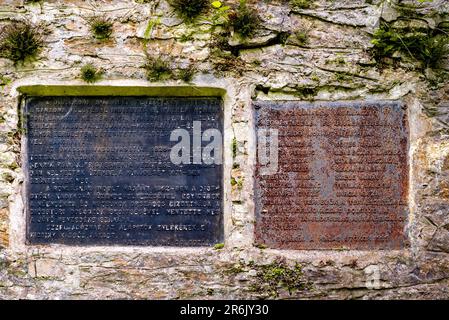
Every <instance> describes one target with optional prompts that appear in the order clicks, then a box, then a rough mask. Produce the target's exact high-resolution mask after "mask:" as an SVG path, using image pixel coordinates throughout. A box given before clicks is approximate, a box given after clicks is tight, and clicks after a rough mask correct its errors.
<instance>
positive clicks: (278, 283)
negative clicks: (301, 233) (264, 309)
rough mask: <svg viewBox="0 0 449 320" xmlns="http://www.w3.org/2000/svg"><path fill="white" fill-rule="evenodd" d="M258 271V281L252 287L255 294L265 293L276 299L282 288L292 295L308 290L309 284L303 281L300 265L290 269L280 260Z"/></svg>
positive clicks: (260, 267)
mask: <svg viewBox="0 0 449 320" xmlns="http://www.w3.org/2000/svg"><path fill="white" fill-rule="evenodd" d="M256 269H257V276H256V277H257V279H258V281H256V282H255V284H254V285H253V287H252V288H253V290H254V291H255V292H264V293H266V294H268V295H269V296H270V297H273V298H276V297H278V296H279V293H280V291H279V290H280V289H281V288H284V289H286V290H287V291H288V293H289V294H290V295H292V294H293V293H295V292H296V291H298V290H304V289H306V288H307V284H306V282H305V281H304V280H303V272H302V267H301V265H300V264H298V263H296V264H295V265H294V266H293V267H290V266H288V265H287V264H286V263H285V262H284V261H281V260H280V261H274V262H272V263H270V264H267V265H262V266H258V267H257V268H256Z"/></svg>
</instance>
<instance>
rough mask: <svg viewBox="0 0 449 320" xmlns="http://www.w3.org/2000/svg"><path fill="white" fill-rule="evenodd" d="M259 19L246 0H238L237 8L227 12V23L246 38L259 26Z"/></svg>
mask: <svg viewBox="0 0 449 320" xmlns="http://www.w3.org/2000/svg"><path fill="white" fill-rule="evenodd" d="M259 24H260V19H259V16H258V15H257V13H256V11H255V10H253V9H251V8H250V7H249V6H248V4H247V3H246V0H240V4H239V6H238V7H237V9H235V10H233V11H231V13H229V25H230V26H231V27H232V28H233V29H234V32H236V33H238V34H239V35H240V36H241V37H242V38H248V37H250V36H251V35H253V34H254V32H255V30H256V29H257V28H258V27H259Z"/></svg>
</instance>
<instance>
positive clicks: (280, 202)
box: [255, 102, 409, 250]
mask: <svg viewBox="0 0 449 320" xmlns="http://www.w3.org/2000/svg"><path fill="white" fill-rule="evenodd" d="M255 109H256V126H257V130H258V132H259V133H258V135H260V132H261V129H271V130H273V129H274V130H277V134H278V138H277V141H278V150H279V152H278V165H277V168H276V171H275V172H272V173H271V174H270V173H269V174H266V173H264V171H263V170H262V169H263V166H262V164H261V162H260V160H258V164H257V173H256V175H257V178H256V232H255V236H256V242H257V243H263V244H265V245H267V246H268V247H271V248H281V249H342V248H347V249H361V250H365V249H398V248H402V247H404V246H405V245H407V238H406V236H405V230H404V228H405V224H406V221H407V215H408V207H407V196H408V170H409V169H408V160H407V152H408V120H407V116H406V111H405V110H404V107H403V106H402V104H401V103H399V102H375V103H371V102H327V103H319V102H317V103H300V102H255ZM267 135H268V134H267ZM273 139H274V138H272V140H271V142H270V140H269V139H268V142H265V143H266V144H267V145H268V144H269V143H273V141H274V140H273ZM258 141H259V146H258V147H260V141H263V140H261V139H260V138H259V139H258ZM266 149H267V150H269V148H268V146H267V147H266ZM258 150H259V152H258V159H260V156H261V152H260V150H261V149H260V148H258ZM264 165H265V164H264Z"/></svg>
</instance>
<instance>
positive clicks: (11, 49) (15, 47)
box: [0, 21, 44, 64]
mask: <svg viewBox="0 0 449 320" xmlns="http://www.w3.org/2000/svg"><path fill="white" fill-rule="evenodd" d="M43 45H44V42H43V40H42V36H41V32H40V27H39V26H36V25H32V24H31V23H28V22H21V21H18V22H13V23H11V24H9V25H7V26H6V27H4V28H3V29H2V31H1V33H0V57H3V58H7V59H10V60H12V61H14V63H15V64H17V63H19V62H25V61H27V60H33V59H35V58H36V57H37V56H38V55H39V53H40V51H41V50H42V47H43Z"/></svg>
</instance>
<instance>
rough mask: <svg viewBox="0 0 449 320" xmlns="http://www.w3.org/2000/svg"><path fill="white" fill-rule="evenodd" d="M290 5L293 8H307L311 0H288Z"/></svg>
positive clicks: (310, 4)
mask: <svg viewBox="0 0 449 320" xmlns="http://www.w3.org/2000/svg"><path fill="white" fill-rule="evenodd" d="M290 5H291V6H292V7H293V8H299V9H308V8H310V7H311V6H312V1H310V0H290Z"/></svg>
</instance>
